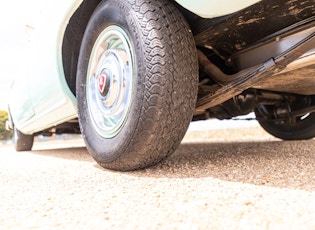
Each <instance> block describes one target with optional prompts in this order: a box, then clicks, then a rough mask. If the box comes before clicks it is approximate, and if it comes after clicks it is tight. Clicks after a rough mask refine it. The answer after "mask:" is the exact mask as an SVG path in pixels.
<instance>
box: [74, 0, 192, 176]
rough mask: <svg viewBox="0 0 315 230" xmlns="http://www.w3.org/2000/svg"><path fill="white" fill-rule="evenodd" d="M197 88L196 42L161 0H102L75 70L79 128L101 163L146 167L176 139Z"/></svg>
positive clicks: (173, 10) (125, 167) (184, 126)
mask: <svg viewBox="0 0 315 230" xmlns="http://www.w3.org/2000/svg"><path fill="white" fill-rule="evenodd" d="M197 86H198V61H197V55H196V48H195V44H194V39H193V36H192V33H191V30H190V29H189V26H188V24H187V23H186V21H185V19H184V18H183V16H182V15H181V14H180V13H179V12H178V10H177V9H176V8H175V7H174V6H173V5H172V4H171V3H170V2H168V1H166V0H159V1H157V0H155V1H148V0H137V1H135V0H133V1H132V0H131V1H126V0H107V1H102V2H101V3H100V5H99V6H98V7H97V9H96V10H95V12H94V13H93V15H92V17H91V19H90V21H89V23H88V26H87V29H86V31H85V34H84V38H83V42H82V46H81V50H80V57H79V62H78V73H77V92H76V94H77V100H78V113H79V122H80V127H81V131H82V134H83V137H84V140H85V143H86V146H87V148H88V151H89V153H90V154H91V155H92V156H93V158H94V159H95V160H96V161H97V162H98V163H99V164H100V165H101V166H103V167H104V168H107V169H112V170H119V171H129V170H135V169H141V168H145V167H148V166H152V165H154V164H156V163H158V162H160V161H161V160H162V159H164V158H166V157H167V156H169V155H170V154H171V153H172V152H174V150H175V149H176V148H177V146H178V145H179V144H180V142H181V140H182V138H183V136H184V135H185V133H186V130H187V128H188V125H189V123H190V121H191V119H192V115H193V111H194V108H195V103H196V97H197V90H198V88H197Z"/></svg>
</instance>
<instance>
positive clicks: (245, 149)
mask: <svg viewBox="0 0 315 230" xmlns="http://www.w3.org/2000/svg"><path fill="white" fill-rule="evenodd" d="M56 147H58V146H56ZM31 153H32V154H39V155H43V156H50V157H58V158H62V159H67V160H78V161H82V162H91V163H94V160H93V158H92V157H91V156H90V155H89V154H88V152H87V150H86V148H85V147H71V148H59V149H45V150H35V151H32V152H31ZM94 166H95V167H97V168H99V169H102V170H103V171H104V172H107V173H108V172H110V171H108V170H105V169H103V168H102V167H100V166H99V165H97V164H96V163H95V164H94ZM91 167H93V165H91ZM314 169H315V140H309V141H276V140H273V141H254V142H245V141H243V142H226V141H224V142H219V141H218V142H204V143H182V144H181V145H180V146H179V148H178V149H177V150H176V151H175V153H174V154H173V155H171V156H170V157H169V158H168V159H166V160H164V161H163V162H161V163H159V164H157V165H156V166H153V167H150V168H147V169H144V170H138V171H134V172H124V173H123V174H128V175H130V176H136V177H148V178H205V177H211V178H217V179H220V180H224V181H231V182H241V183H250V184H255V185H268V186H274V187H284V188H292V189H303V190H310V191H312V190H315V170H314ZM113 173H117V174H121V172H113Z"/></svg>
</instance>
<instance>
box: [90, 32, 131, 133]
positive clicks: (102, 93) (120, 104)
mask: <svg viewBox="0 0 315 230" xmlns="http://www.w3.org/2000/svg"><path fill="white" fill-rule="evenodd" d="M133 57H134V55H133V52H132V48H131V42H130V40H129V38H128V36H127V34H126V33H125V32H124V31H123V30H122V29H121V28H120V27H118V26H109V27H107V28H106V29H105V30H104V31H103V32H102V33H101V34H100V35H99V37H98V39H97V40H96V42H95V44H94V47H93V50H92V53H91V57H90V60H89V66H88V73H87V81H86V94H87V95H86V96H87V104H88V111H89V115H90V117H91V118H92V124H93V126H94V128H95V130H96V131H97V132H98V133H99V135H101V136H102V137H104V138H112V137H114V136H116V135H117V134H118V133H119V132H120V131H121V129H122V127H123V126H124V124H125V122H126V120H127V118H128V114H129V110H130V106H131V103H132V92H133V82H134V79H133V76H134V74H133V72H134V60H133Z"/></svg>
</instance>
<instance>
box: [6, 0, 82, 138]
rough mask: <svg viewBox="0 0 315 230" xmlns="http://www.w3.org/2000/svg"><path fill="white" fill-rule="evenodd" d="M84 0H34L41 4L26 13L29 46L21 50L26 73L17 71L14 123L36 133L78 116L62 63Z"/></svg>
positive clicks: (12, 109)
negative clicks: (72, 20)
mask: <svg viewBox="0 0 315 230" xmlns="http://www.w3.org/2000/svg"><path fill="white" fill-rule="evenodd" d="M80 3H81V1H72V0H68V1H60V0H59V1H51V2H47V1H45V2H43V1H37V0H33V1H31V2H30V3H29V4H30V5H31V4H36V5H37V6H38V7H37V8H33V9H30V11H28V13H27V14H26V15H25V22H26V26H25V39H26V40H27V42H26V43H27V48H26V49H25V50H23V51H22V52H21V54H20V57H21V59H23V60H24V61H23V63H22V65H23V66H24V67H23V69H24V70H25V71H23V75H22V76H21V74H20V73H19V74H15V75H16V76H15V81H14V84H13V87H12V91H11V99H10V102H9V105H10V113H11V116H12V119H13V122H14V124H15V125H16V126H17V128H18V129H19V130H21V131H22V132H23V133H25V134H33V133H36V132H38V131H41V130H44V129H47V128H49V127H52V126H54V125H57V124H60V123H62V122H65V121H67V120H69V119H72V118H75V117H77V108H76V98H75V96H74V95H73V93H72V92H71V91H70V89H69V87H68V85H67V83H66V80H65V76H64V72H63V67H62V55H61V50H62V40H63V34H64V31H65V29H66V26H67V24H68V21H69V19H70V17H71V15H72V14H73V12H74V11H75V10H76V9H77V7H78V6H79V5H80Z"/></svg>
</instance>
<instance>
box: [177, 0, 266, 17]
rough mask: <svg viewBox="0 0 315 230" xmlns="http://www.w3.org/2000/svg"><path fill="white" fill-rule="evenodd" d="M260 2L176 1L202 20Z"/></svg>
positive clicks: (227, 0) (238, 0) (229, 0)
mask: <svg viewBox="0 0 315 230" xmlns="http://www.w3.org/2000/svg"><path fill="white" fill-rule="evenodd" d="M259 1H260V0H220V1H215V0H176V2H178V3H179V4H180V5H182V6H183V7H185V8H186V9H188V10H190V11H192V12H194V13H195V14H197V15H199V16H200V17H203V18H214V17H219V16H223V15H227V14H231V13H234V12H236V11H239V10H241V9H244V8H246V7H248V6H250V5H253V4H255V3H257V2H259Z"/></svg>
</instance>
